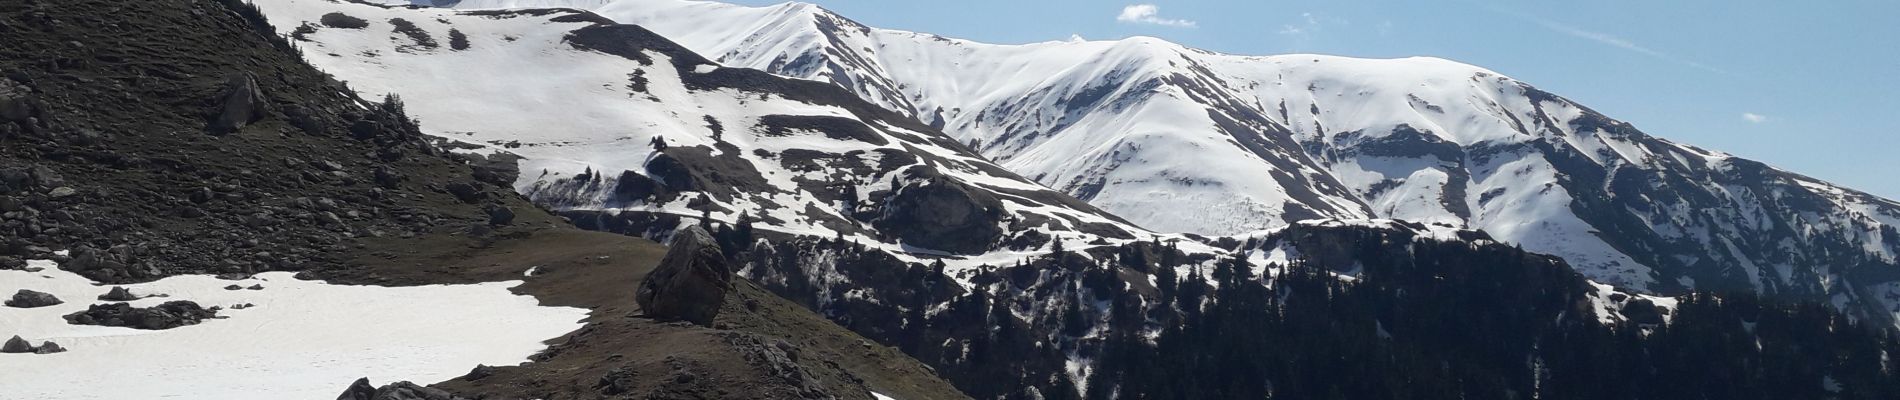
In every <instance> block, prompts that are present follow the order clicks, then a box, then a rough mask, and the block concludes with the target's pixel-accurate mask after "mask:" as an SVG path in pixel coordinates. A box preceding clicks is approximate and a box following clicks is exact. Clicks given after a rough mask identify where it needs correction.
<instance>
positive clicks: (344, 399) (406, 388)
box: [336, 378, 465, 400]
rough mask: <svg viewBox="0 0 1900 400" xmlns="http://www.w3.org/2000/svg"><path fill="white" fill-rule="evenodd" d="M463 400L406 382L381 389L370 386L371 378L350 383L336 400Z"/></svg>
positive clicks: (438, 390) (459, 397)
mask: <svg viewBox="0 0 1900 400" xmlns="http://www.w3.org/2000/svg"><path fill="white" fill-rule="evenodd" d="M462 399H465V398H464V397H461V396H456V395H454V394H451V393H449V392H448V391H445V390H441V389H434V388H428V387H424V386H421V385H417V384H414V383H410V382H406V381H405V382H396V383H391V384H388V385H383V387H381V388H377V387H372V386H370V384H369V378H359V379H357V380H356V382H353V383H350V387H349V388H348V389H344V390H343V394H341V395H338V396H337V397H336V400H462Z"/></svg>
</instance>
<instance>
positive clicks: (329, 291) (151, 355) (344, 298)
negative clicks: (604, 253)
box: [0, 260, 587, 399]
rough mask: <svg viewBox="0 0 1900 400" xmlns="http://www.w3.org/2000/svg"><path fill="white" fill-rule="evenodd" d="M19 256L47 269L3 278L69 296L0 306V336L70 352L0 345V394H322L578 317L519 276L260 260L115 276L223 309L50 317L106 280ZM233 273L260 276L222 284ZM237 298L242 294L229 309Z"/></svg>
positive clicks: (535, 336)
mask: <svg viewBox="0 0 1900 400" xmlns="http://www.w3.org/2000/svg"><path fill="white" fill-rule="evenodd" d="M28 266H29V267H37V268H44V270H42V271H40V272H26V271H0V291H5V292H6V293H5V295H9V296H10V295H12V293H13V292H15V291H18V290H20V289H28V290H35V291H40V292H46V293H50V294H53V295H55V296H58V297H59V298H60V299H61V300H64V301H65V302H66V303H65V304H60V305H57V306H51V307H43V308H33V309H20V308H12V307H0V336H6V337H12V335H19V336H21V337H23V338H25V339H27V340H28V341H30V342H32V343H33V344H34V345H39V344H40V342H43V341H52V342H55V343H58V344H59V345H60V346H62V347H65V348H66V349H67V351H66V352H64V353H56V354H46V355H34V354H0V388H4V390H0V391H4V392H5V393H4V395H0V397H4V398H8V399H128V398H185V399H327V398H332V397H334V396H336V394H337V393H340V392H342V390H343V389H344V387H345V386H348V385H349V383H350V381H353V380H355V379H357V378H361V377H366V376H367V377H369V379H370V380H371V381H374V382H381V383H387V382H394V381H405V380H406V381H413V382H418V383H423V384H427V383H434V382H439V381H444V380H448V379H451V378H455V377H458V376H461V375H463V374H465V373H467V372H468V371H469V370H470V369H472V368H474V367H475V366H476V365H478V364H485V365H514V364H519V363H522V362H525V361H527V358H528V356H530V355H532V354H534V353H535V352H538V351H540V350H542V349H544V348H546V347H547V346H546V345H544V344H542V341H544V340H548V339H551V338H555V337H558V336H561V335H563V334H566V333H568V332H572V331H574V330H576V329H579V328H580V327H581V325H582V324H581V323H580V320H581V319H582V318H585V317H586V316H587V310H584V309H578V308H569V307H542V306H540V305H538V301H537V300H535V299H534V298H533V297H529V296H522V295H516V294H514V293H510V292H509V290H508V289H509V288H511V287H514V286H516V285H519V284H521V282H520V281H508V282H493V283H483V284H478V285H436V286H418V287H378V286H346V285H332V284H328V283H325V282H322V281H305V280H298V279H295V278H292V277H291V276H292V273H289V272H269V273H263V274H258V275H257V276H255V277H253V278H251V279H245V280H242V281H230V280H221V279H217V278H214V277H211V276H203V275H190V276H176V277H171V278H166V279H163V280H159V281H156V282H151V283H145V284H137V285H124V286H125V287H126V288H128V289H131V291H132V293H134V294H137V295H140V296H144V295H154V294H164V295H168V297H152V298H143V299H139V300H137V301H133V302H130V303H131V304H132V305H133V306H138V307H149V306H153V305H157V304H159V303H163V302H167V301H175V300H190V301H194V302H197V303H198V304H199V305H202V306H204V307H206V308H210V307H212V306H222V307H224V308H225V309H224V310H221V311H218V315H219V316H220V317H225V318H223V319H215V320H206V321H204V322H202V323H199V324H197V325H190V326H184V327H179V328H174V329H169V330H163V331H147V330H137V329H131V328H119V327H101V326H90V325H71V324H68V323H66V321H65V320H64V319H62V318H61V316H63V315H65V314H70V313H73V312H77V311H82V310H85V309H86V307H87V306H88V305H91V304H96V303H109V302H105V301H97V300H95V299H96V298H97V296H99V295H101V294H105V293H106V291H107V290H108V289H110V288H111V287H110V286H97V285H95V284H94V283H93V282H91V281H90V280H88V279H86V278H84V277H81V276H79V275H77V274H74V273H71V272H67V271H64V270H60V269H58V268H57V267H56V266H55V265H54V263H53V262H52V261H44V260H35V261H29V263H28ZM233 284H236V285H240V286H245V287H249V286H251V285H263V287H264V289H263V290H226V289H224V287H225V286H229V285H233ZM239 304H252V305H253V306H252V307H249V308H245V309H242V310H238V309H232V308H231V307H232V306H234V305H239ZM0 339H4V338H0Z"/></svg>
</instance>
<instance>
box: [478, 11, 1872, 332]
mask: <svg viewBox="0 0 1900 400" xmlns="http://www.w3.org/2000/svg"><path fill="white" fill-rule="evenodd" d="M589 4H590V5H592V6H593V8H592V9H593V10H594V11H596V12H598V13H600V14H601V15H603V16H606V17H608V18H610V19H614V20H616V21H621V22H629V23H637V24H642V25H644V26H648V27H649V28H652V29H654V30H656V31H658V32H661V33H662V34H665V35H667V36H669V37H671V38H673V39H674V40H678V41H680V42H681V43H683V44H685V45H687V46H688V47H690V48H694V49H695V50H698V51H701V52H703V53H706V54H716V55H718V56H715V57H713V58H715V59H718V60H721V61H722V62H723V63H726V64H728V65H733V66H738V67H751V68H758V69H762V70H766V71H769V72H773V73H777V74H781V75H785V76H789V77H794V78H801V79H809V80H818V81H826V82H832V83H833V84H836V85H839V86H842V87H846V88H849V89H852V90H853V91H854V92H857V93H859V95H860V97H863V98H865V99H867V100H869V101H872V102H873V103H877V104H880V105H883V106H885V107H889V108H893V109H896V110H897V111H898V112H902V113H908V114H910V115H914V116H917V117H918V118H919V119H921V120H924V121H925V122H926V123H929V124H931V125H933V126H938V127H942V128H943V130H944V131H945V132H946V133H949V134H951V135H952V136H955V137H957V138H958V139H959V140H963V141H966V142H970V143H971V144H972V146H971V147H973V148H976V149H978V150H979V151H980V152H981V153H983V154H984V155H985V156H987V157H988V158H990V159H992V160H995V161H996V162H997V163H998V164H1000V165H1002V166H1004V167H1005V168H1007V169H1010V170H1012V171H1016V172H1018V173H1019V174H1022V175H1023V176H1026V177H1029V178H1031V179H1033V180H1035V181H1037V182H1039V183H1042V184H1044V185H1046V186H1049V187H1052V188H1056V189H1058V190H1061V191H1063V192H1066V193H1069V194H1071V195H1074V196H1075V197H1078V198H1082V199H1085V200H1088V201H1089V202H1091V203H1093V204H1096V205H1097V206H1101V207H1102V208H1103V209H1105V210H1107V211H1109V212H1111V213H1114V214H1118V215H1121V216H1123V217H1126V218H1128V219H1129V220H1131V221H1133V222H1135V223H1136V224H1138V225H1141V226H1144V227H1147V228H1150V229H1155V230H1158V231H1163V232H1198V233H1217V234H1235V233H1242V232H1247V231H1251V230H1257V229H1265V228H1270V227H1273V226H1279V225H1283V224H1287V223H1291V222H1293V221H1298V220H1303V219H1308V218H1317V217H1332V218H1348V219H1356V218H1369V217H1380V218H1400V219H1407V220H1414V221H1421V222H1428V223H1444V224H1450V225H1454V226H1464V227H1472V228H1478V229H1484V230H1486V231H1489V232H1491V233H1492V234H1494V235H1497V236H1498V237H1500V239H1501V240H1504V241H1506V242H1511V243H1516V244H1520V245H1523V246H1525V247H1526V248H1527V249H1531V250H1533V251H1538V252H1543V253H1548V254H1554V255H1558V256H1561V257H1565V258H1566V259H1567V260H1569V261H1571V263H1572V264H1573V265H1576V266H1578V268H1579V270H1581V271H1585V273H1586V274H1587V275H1590V276H1591V277H1592V278H1593V279H1596V280H1598V281H1603V282H1609V283H1613V284H1616V285H1618V286H1620V287H1629V288H1634V289H1637V290H1642V291H1650V292H1657V293H1679V292H1682V291H1685V290H1689V289H1695V288H1703V289H1719V290H1751V291H1761V292H1765V293H1775V294H1778V295H1785V296H1789V297H1794V298H1803V299H1812V300H1820V301H1828V302H1833V303H1835V304H1837V305H1839V306H1843V307H1844V308H1847V309H1857V310H1858V311H1857V314H1859V315H1861V316H1863V317H1867V318H1874V319H1877V320H1886V321H1892V320H1893V318H1892V315H1893V314H1894V310H1900V297H1896V295H1895V294H1896V293H1900V292H1896V290H1897V289H1900V285H1897V282H1896V281H1895V280H1893V279H1890V278H1888V277H1887V276H1889V273H1890V271H1892V270H1895V269H1900V266H1895V265H1894V264H1895V261H1894V260H1895V258H1896V256H1897V255H1900V234H1890V233H1889V232H1893V231H1894V227H1895V226H1896V225H1900V203H1895V202H1893V201H1891V200H1886V199H1881V198H1879V197H1878V196H1874V195H1871V194H1867V193H1864V192H1859V191H1854V190H1852V189H1847V188H1842V187H1839V186H1836V185H1832V184H1829V183H1826V182H1824V181H1821V180H1818V179H1814V178H1811V177H1807V176H1804V175H1799V174H1795V173H1791V172H1787V171H1783V170H1780V169H1776V168H1773V167H1770V166H1767V165H1766V164H1762V163H1759V162H1754V161H1750V160H1746V159H1741V158H1738V157H1734V156H1732V155H1729V154H1726V153H1720V152H1713V151H1709V150H1705V149H1701V148H1698V147H1695V146H1690V145H1686V144H1681V143H1677V142H1674V141H1671V140H1668V139H1664V138H1658V137H1653V136H1649V135H1648V134H1646V133H1643V132H1642V131H1640V130H1638V129H1636V128H1635V127H1633V126H1631V125H1629V124H1627V123H1624V122H1621V121H1617V120H1615V119H1612V118H1610V117H1607V116H1604V115H1602V114H1600V113H1597V112H1595V111H1593V110H1590V109H1589V108H1588V107H1585V106H1583V105H1581V104H1577V103H1575V102H1573V101H1570V100H1567V99H1564V98H1562V97H1559V96H1557V95H1554V94H1551V93H1549V92H1545V91H1542V90H1539V89H1537V88H1535V87H1533V86H1531V85H1529V84H1527V83H1523V82H1521V81H1517V80H1514V79H1510V78H1508V77H1505V76H1503V75H1500V74H1497V73H1496V72H1493V71H1490V70H1487V69H1484V68H1481V67H1475V66H1469V65H1465V64H1459V63H1456V62H1453V61H1449V60H1443V59H1438V58H1429V57H1415V58H1405V59H1388V60H1368V59H1353V58H1345V57H1333V56H1318V55H1278V56H1236V55H1225V54H1219V53H1214V52H1207V51H1201V50H1194V49H1190V48H1187V47H1185V46H1181V45H1178V44H1173V43H1169V42H1166V41H1162V40H1158V39H1146V38H1130V39H1124V40H1118V41H1095V42H1062V41H1053V42H1039V43H1031V44H1022V45H988V44H981V43H977V42H972V41H967V40H958V39H947V38H942V37H939V36H935V35H929V34H923V33H915V32H904V31H895V30H885V29H877V28H869V27H865V26H863V25H862V24H857V23H856V22H853V21H851V20H849V19H848V18H845V17H842V16H838V15H836V14H835V13H832V12H829V11H828V10H824V9H823V8H822V7H816V6H797V5H780V6H773V7H762V8H753V7H744V6H734V5H725V4H719V3H712V2H688V1H674V0H623V1H615V2H593V3H589ZM494 5H505V2H503V3H496V2H480V1H471V2H463V3H461V4H460V5H458V7H478V8H479V7H487V6H494ZM1018 78H1023V79H1018ZM1789 249H1792V250H1789ZM1850 304H1853V305H1850ZM1863 305H1864V306H1867V308H1862V307H1860V306H1863Z"/></svg>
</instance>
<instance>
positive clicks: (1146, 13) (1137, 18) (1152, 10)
mask: <svg viewBox="0 0 1900 400" xmlns="http://www.w3.org/2000/svg"><path fill="white" fill-rule="evenodd" d="M1115 20H1116V21H1121V22H1126V23H1131V24H1149V25H1161V26H1172V27H1180V28H1193V27H1195V26H1196V25H1198V24H1197V23H1195V22H1194V21H1190V20H1185V19H1174V18H1162V17H1161V7H1156V6H1155V5H1153V4H1131V5H1129V6H1127V7H1122V14H1121V15H1118V16H1116V17H1115Z"/></svg>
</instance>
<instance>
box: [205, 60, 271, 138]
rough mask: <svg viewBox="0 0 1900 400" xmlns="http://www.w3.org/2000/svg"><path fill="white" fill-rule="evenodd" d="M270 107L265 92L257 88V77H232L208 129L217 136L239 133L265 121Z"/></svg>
mask: <svg viewBox="0 0 1900 400" xmlns="http://www.w3.org/2000/svg"><path fill="white" fill-rule="evenodd" d="M269 107H270V100H268V99H266V98H265V97H264V90H263V89H259V88H258V87H257V77H255V76H252V75H251V74H249V73H245V74H234V75H231V78H230V80H229V81H227V82H225V84H224V97H223V99H222V100H221V101H219V104H218V107H217V108H216V109H214V110H212V113H211V126H210V127H208V129H209V130H210V131H211V133H216V134H226V133H232V132H237V130H238V129H243V128H244V126H245V125H250V124H251V123H252V122H257V121H258V120H261V119H264V116H265V115H268V112H269Z"/></svg>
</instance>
